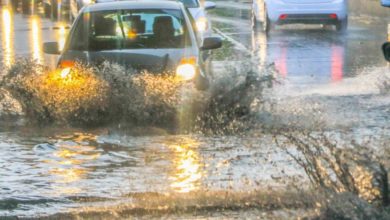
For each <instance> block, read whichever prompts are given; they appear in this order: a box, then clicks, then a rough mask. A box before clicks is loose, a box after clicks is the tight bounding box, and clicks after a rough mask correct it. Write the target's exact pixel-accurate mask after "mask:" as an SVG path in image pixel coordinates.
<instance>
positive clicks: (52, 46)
mask: <svg viewBox="0 0 390 220" xmlns="http://www.w3.org/2000/svg"><path fill="white" fill-rule="evenodd" d="M43 52H44V53H47V54H57V55H58V54H60V53H61V51H60V49H59V46H58V43H57V42H46V43H43Z"/></svg>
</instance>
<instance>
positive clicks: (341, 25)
mask: <svg viewBox="0 0 390 220" xmlns="http://www.w3.org/2000/svg"><path fill="white" fill-rule="evenodd" d="M347 28H348V17H346V18H345V19H343V20H341V21H338V22H337V24H336V30H337V31H338V32H341V33H344V32H345V31H346V30H347Z"/></svg>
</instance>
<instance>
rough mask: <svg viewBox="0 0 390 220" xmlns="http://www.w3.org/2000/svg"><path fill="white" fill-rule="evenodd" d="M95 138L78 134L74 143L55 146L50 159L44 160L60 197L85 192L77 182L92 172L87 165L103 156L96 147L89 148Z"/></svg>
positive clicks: (69, 142) (65, 142)
mask: <svg viewBox="0 0 390 220" xmlns="http://www.w3.org/2000/svg"><path fill="white" fill-rule="evenodd" d="M93 137H94V136H93V135H89V134H83V133H78V134H77V135H76V137H75V138H74V139H73V140H72V141H59V142H57V143H56V144H55V145H54V146H55V150H54V151H53V152H52V155H49V159H46V160H44V163H45V164H46V166H47V167H48V174H49V175H50V176H51V178H50V180H52V181H53V184H54V186H53V187H54V188H55V189H56V190H55V191H56V193H57V194H58V195H60V196H63V195H69V194H77V193H81V192H82V191H83V189H81V188H80V187H79V186H78V184H77V182H78V181H81V180H82V179H84V178H85V176H86V175H87V174H88V172H90V171H92V170H91V168H89V167H86V166H85V165H86V164H87V163H89V162H91V161H95V160H97V159H98V158H99V157H100V155H101V154H100V152H98V151H97V149H96V146H89V142H88V141H89V140H91V138H93ZM60 138H61V139H64V138H66V137H60Z"/></svg>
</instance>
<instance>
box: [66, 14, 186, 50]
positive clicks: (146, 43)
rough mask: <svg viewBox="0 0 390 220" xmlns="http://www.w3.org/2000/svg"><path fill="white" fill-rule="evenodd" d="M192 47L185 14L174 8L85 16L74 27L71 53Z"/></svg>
mask: <svg viewBox="0 0 390 220" xmlns="http://www.w3.org/2000/svg"><path fill="white" fill-rule="evenodd" d="M189 46H191V41H190V37H189V33H188V27H187V25H186V22H185V19H184V17H183V13H182V11H181V10H171V9H137V10H115V11H100V12H91V13H84V14H83V17H82V18H81V19H78V23H77V24H76V26H75V31H74V33H73V37H72V40H71V43H70V47H69V49H71V50H91V51H98V50H115V49H142V48H184V47H189Z"/></svg>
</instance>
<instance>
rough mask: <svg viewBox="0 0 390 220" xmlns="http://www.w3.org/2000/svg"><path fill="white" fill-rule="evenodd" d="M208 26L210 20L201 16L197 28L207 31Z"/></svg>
mask: <svg viewBox="0 0 390 220" xmlns="http://www.w3.org/2000/svg"><path fill="white" fill-rule="evenodd" d="M207 28H208V21H207V19H206V18H205V17H201V18H199V19H198V20H197V21H196V29H197V30H198V31H200V32H203V31H206V30H207Z"/></svg>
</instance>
